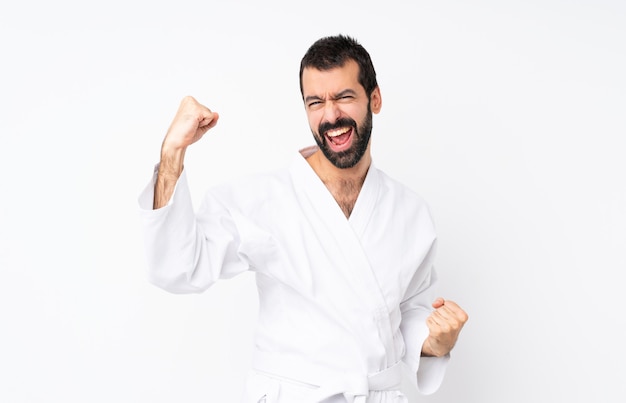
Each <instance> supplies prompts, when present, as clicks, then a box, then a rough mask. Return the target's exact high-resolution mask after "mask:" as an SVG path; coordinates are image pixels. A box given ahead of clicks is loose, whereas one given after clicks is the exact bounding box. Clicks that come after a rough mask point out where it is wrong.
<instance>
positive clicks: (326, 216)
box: [139, 35, 467, 403]
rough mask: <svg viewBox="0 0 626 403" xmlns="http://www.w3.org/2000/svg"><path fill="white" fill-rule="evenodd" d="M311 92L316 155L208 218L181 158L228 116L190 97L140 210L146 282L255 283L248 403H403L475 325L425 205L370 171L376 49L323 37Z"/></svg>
mask: <svg viewBox="0 0 626 403" xmlns="http://www.w3.org/2000/svg"><path fill="white" fill-rule="evenodd" d="M300 88H301V92H302V98H303V101H304V107H305V110H306V114H307V117H308V121H309V126H310V128H311V131H312V133H313V137H314V138H315V141H316V143H317V145H316V146H310V147H307V148H304V149H302V150H300V152H299V153H297V155H296V156H295V158H294V161H293V163H292V164H291V165H290V166H289V167H288V168H287V169H285V170H280V171H277V172H273V173H269V174H263V175H258V176H255V177H254V178H252V179H245V180H241V181H239V182H236V183H231V184H228V185H221V186H218V187H215V188H213V189H211V190H210V191H209V192H207V194H206V196H205V198H204V199H203V203H202V205H201V207H200V208H199V209H198V211H197V213H194V211H193V209H192V206H191V201H190V200H191V199H190V194H189V189H188V186H187V182H186V176H185V172H184V170H183V161H184V155H185V150H186V148H187V147H188V146H189V145H191V144H192V143H194V142H196V141H198V140H199V139H200V138H202V136H203V135H204V134H205V133H206V132H207V131H208V130H209V129H210V128H212V127H213V126H215V125H216V124H217V122H218V118H219V115H218V114H217V113H216V112H213V111H211V110H210V109H208V108H207V107H205V106H203V105H201V104H199V103H198V102H197V101H196V100H195V99H194V98H192V97H186V98H184V99H183V100H182V102H181V104H180V107H179V110H178V112H177V114H176V116H175V117H174V120H173V122H172V124H171V126H170V128H169V130H168V132H167V135H166V137H165V139H164V141H163V144H162V149H161V161H160V164H159V165H158V168H157V169H156V170H155V171H156V172H155V175H154V177H153V180H152V181H151V182H150V183H149V184H148V186H147V188H146V189H145V190H144V192H143V193H142V194H141V196H140V200H139V202H140V206H141V207H142V212H141V214H142V217H143V225H144V231H145V241H146V249H147V257H148V264H149V274H150V280H151V281H152V282H153V283H154V284H155V285H157V286H159V287H162V288H164V289H165V290H168V291H170V292H174V293H186V292H202V291H204V290H206V289H207V288H209V287H210V286H211V285H212V284H213V283H214V282H216V281H217V280H218V279H220V278H229V277H232V276H234V275H236V274H238V273H241V272H244V271H247V270H252V271H254V272H255V274H256V281H257V286H258V291H259V303H260V311H259V322H258V331H257V336H256V343H255V345H256V351H255V355H254V362H253V369H254V371H253V374H252V375H251V376H250V378H249V380H248V382H247V387H246V390H245V391H244V398H243V401H244V402H245V403H247V402H263V401H265V402H268V403H269V402H289V403H292V402H326V403H330V402H353V401H355V402H396V401H397V402H400V401H404V400H406V399H405V398H404V397H403V396H404V395H403V393H402V391H401V384H405V382H404V383H403V382H402V379H403V378H402V377H403V376H405V375H406V373H407V372H408V373H409V374H410V378H411V381H412V382H413V384H414V386H416V387H417V388H418V389H419V390H420V391H421V392H422V393H432V392H434V391H435V390H436V389H437V388H438V387H439V385H440V382H441V380H442V378H443V375H444V371H445V367H446V364H447V361H448V358H449V352H450V350H451V349H452V348H453V346H454V344H455V343H456V341H457V338H458V336H459V332H460V331H461V329H462V327H463V325H464V324H465V322H466V321H467V314H466V313H465V312H464V311H463V309H461V308H460V307H459V306H458V305H457V304H456V303H454V302H453V301H450V300H446V301H444V300H443V299H442V298H435V295H434V286H435V283H436V273H435V271H434V269H433V259H434V254H435V244H436V242H435V240H436V235H435V232H434V228H433V224H432V221H431V217H430V214H429V212H428V208H427V206H426V204H425V202H424V201H423V200H422V199H421V198H420V197H419V196H417V195H416V194H415V193H413V192H412V191H411V190H409V189H408V188H406V187H405V186H403V185H402V184H400V183H398V182H396V181H394V180H393V179H391V178H389V177H388V176H387V175H385V174H384V173H383V172H382V171H380V170H378V169H377V168H376V167H375V166H374V165H373V164H372V158H371V154H370V135H371V131H372V114H377V113H378V112H379V111H380V110H381V106H382V98H381V93H380V89H379V88H378V84H377V82H376V73H375V71H374V67H373V65H372V62H371V60H370V57H369V54H368V53H367V51H366V50H365V49H364V48H363V47H362V46H361V45H360V44H358V43H357V42H356V41H355V40H354V39H352V38H349V37H346V36H341V35H340V36H333V37H326V38H322V39H320V40H318V41H317V42H315V43H314V44H313V45H312V46H311V47H310V48H309V50H308V51H307V53H306V54H305V56H304V58H303V59H302V63H301V68H300ZM407 369H408V371H407ZM403 399H404V400H403Z"/></svg>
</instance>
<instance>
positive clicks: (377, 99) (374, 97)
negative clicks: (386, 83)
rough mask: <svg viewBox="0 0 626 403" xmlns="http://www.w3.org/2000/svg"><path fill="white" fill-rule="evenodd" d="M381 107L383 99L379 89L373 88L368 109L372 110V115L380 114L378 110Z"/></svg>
mask: <svg viewBox="0 0 626 403" xmlns="http://www.w3.org/2000/svg"><path fill="white" fill-rule="evenodd" d="M382 106H383V98H382V97H381V95H380V88H379V87H376V88H374V91H372V94H371V95H370V108H371V109H372V113H378V112H380V108H381V107H382Z"/></svg>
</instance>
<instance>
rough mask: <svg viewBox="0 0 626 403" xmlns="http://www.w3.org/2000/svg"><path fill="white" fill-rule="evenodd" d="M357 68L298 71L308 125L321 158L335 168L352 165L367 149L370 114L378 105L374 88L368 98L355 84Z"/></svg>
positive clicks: (352, 65) (352, 63)
mask: <svg viewBox="0 0 626 403" xmlns="http://www.w3.org/2000/svg"><path fill="white" fill-rule="evenodd" d="M358 75H359V66H358V65H357V63H356V62H355V61H353V60H350V61H348V62H346V63H345V64H344V66H342V67H338V68H334V69H332V70H327V71H320V70H317V69H314V68H306V69H304V71H303V72H302V91H303V95H304V105H305V108H306V112H307V117H308V120H309V126H310V128H311V132H312V133H313V137H314V138H315V141H316V143H317V145H318V146H319V148H320V150H322V153H323V154H324V156H325V157H326V158H327V159H328V160H329V161H330V162H331V163H332V164H333V165H334V166H336V167H337V168H342V169H343V168H351V167H353V166H355V165H356V164H357V163H358V162H359V161H360V160H361V158H362V157H363V155H365V153H366V152H367V150H368V144H369V139H370V135H371V132H372V113H378V112H379V111H380V106H381V98H380V91H379V89H378V88H376V89H375V90H374V91H373V92H372V94H371V96H370V97H369V98H368V96H367V94H366V93H365V89H364V88H363V86H361V84H360V83H359V81H358Z"/></svg>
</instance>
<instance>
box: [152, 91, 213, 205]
mask: <svg viewBox="0 0 626 403" xmlns="http://www.w3.org/2000/svg"><path fill="white" fill-rule="evenodd" d="M218 119H219V115H218V114H217V112H213V111H211V110H210V109H209V108H207V107H206V106H204V105H201V104H200V103H199V102H198V101H196V100H195V98H193V97H191V96H187V97H185V98H183V100H182V101H181V102H180V106H179V107H178V111H177V112H176V116H175V117H174V120H173V121H172V124H171V125H170V127H169V129H168V130H167V134H166V135H165V139H164V140H163V144H162V145H161V163H160V164H159V171H158V174H157V180H156V183H155V185H154V202H153V209H155V210H156V209H159V208H161V207H163V206H165V205H166V204H167V203H168V201H169V200H170V198H171V197H172V194H173V193H174V188H175V186H176V182H177V181H178V178H179V177H180V174H181V172H182V171H183V165H184V159H185V151H186V150H187V147H189V146H190V145H191V144H193V143H195V142H196V141H198V140H200V139H201V138H202V136H204V134H205V133H206V132H207V131H208V130H209V129H211V128H212V127H213V126H215V125H216V124H217V120H218Z"/></svg>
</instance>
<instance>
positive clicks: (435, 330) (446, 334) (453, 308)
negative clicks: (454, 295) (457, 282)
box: [422, 298, 468, 357]
mask: <svg viewBox="0 0 626 403" xmlns="http://www.w3.org/2000/svg"><path fill="white" fill-rule="evenodd" d="M433 308H435V310H434V311H433V312H432V313H431V314H430V316H429V317H428V318H427V319H426V325H427V326H428V331H429V334H428V338H427V339H426V341H424V345H423V346H422V355H425V356H431V357H443V356H444V355H446V354H448V353H449V352H450V350H452V348H453V347H454V345H455V344H456V341H457V339H458V337H459V333H460V332H461V329H462V328H463V325H465V322H467V319H468V316H467V313H465V311H464V310H463V309H461V307H460V306H459V305H457V304H456V303H455V302H454V301H450V300H444V299H443V298H437V299H436V300H435V302H433Z"/></svg>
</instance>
